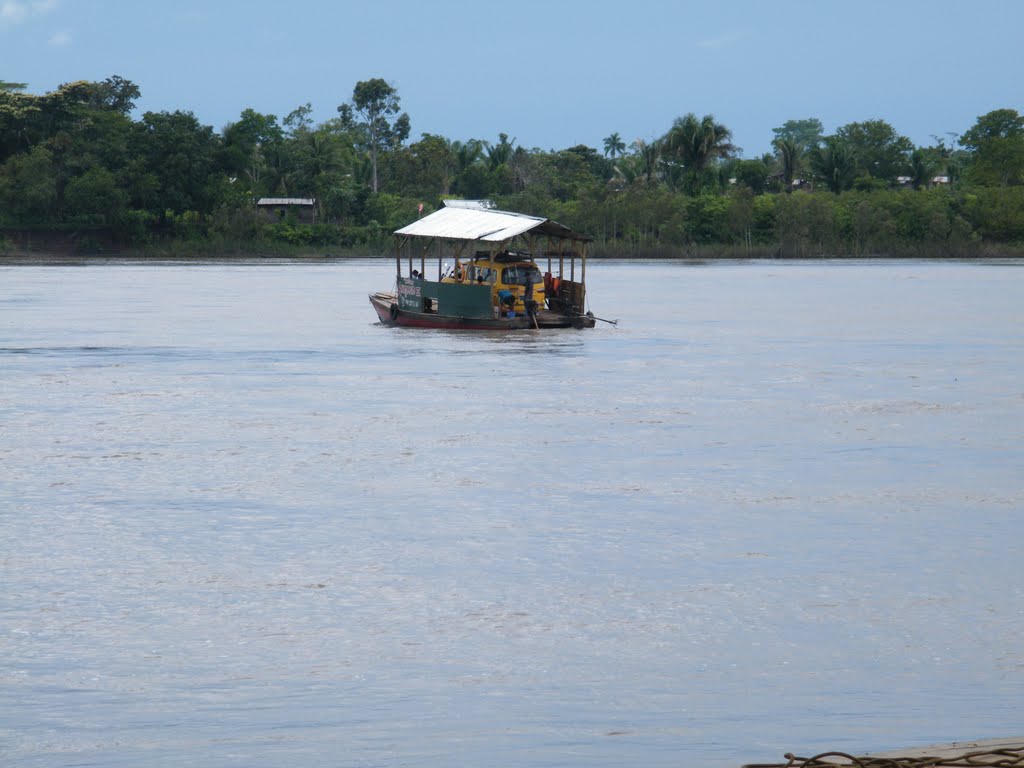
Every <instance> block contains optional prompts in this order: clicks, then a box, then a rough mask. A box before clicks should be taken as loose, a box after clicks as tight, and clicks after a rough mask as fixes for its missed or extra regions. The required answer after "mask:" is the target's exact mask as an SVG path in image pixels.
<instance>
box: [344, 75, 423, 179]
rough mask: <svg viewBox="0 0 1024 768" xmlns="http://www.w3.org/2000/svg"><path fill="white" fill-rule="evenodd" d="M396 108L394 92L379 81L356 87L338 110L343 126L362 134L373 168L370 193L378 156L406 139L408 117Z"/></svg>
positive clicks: (397, 97)
mask: <svg viewBox="0 0 1024 768" xmlns="http://www.w3.org/2000/svg"><path fill="white" fill-rule="evenodd" d="M400 107H401V99H400V98H399V96H398V89H397V88H395V87H394V86H392V85H390V84H389V83H388V82H387V81H386V80H383V79H382V78H379V77H375V78H373V79H372V80H362V81H360V82H358V83H356V87H355V88H354V89H353V90H352V101H351V102H350V103H347V104H342V105H341V106H339V107H338V113H339V114H340V115H341V118H342V121H343V122H344V123H346V124H348V125H352V126H355V127H358V128H361V129H362V130H363V131H364V133H365V137H366V146H367V149H368V150H369V153H370V161H371V163H372V166H373V182H372V189H373V191H374V192H377V190H378V187H379V183H378V178H377V158H378V155H379V154H380V153H382V152H387V151H389V150H392V149H395V148H396V147H398V146H400V145H401V144H402V142H403V141H405V140H406V139H407V138H408V137H409V115H407V114H406V113H405V112H402V113H401V114H399V109H400ZM392 118H394V119H392Z"/></svg>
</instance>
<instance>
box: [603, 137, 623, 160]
mask: <svg viewBox="0 0 1024 768" xmlns="http://www.w3.org/2000/svg"><path fill="white" fill-rule="evenodd" d="M625 151H626V143H625V142H624V141H623V140H622V137H621V136H619V134H618V133H613V134H611V135H610V136H606V137H605V139H604V155H605V157H610V158H611V159H612V160H614V159H615V158H617V157H620V156H622V155H623V154H624V153H625Z"/></svg>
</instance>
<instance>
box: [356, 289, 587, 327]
mask: <svg viewBox="0 0 1024 768" xmlns="http://www.w3.org/2000/svg"><path fill="white" fill-rule="evenodd" d="M370 304H372V305H373V309H374V311H376V313H377V317H378V318H380V321H381V322H382V323H383V324H385V325H394V326H398V327H403V328H447V329H451V330H463V331H520V330H523V331H525V330H538V329H545V328H593V327H594V325H595V319H594V318H593V317H592V316H590V315H567V314H563V313H560V312H553V311H552V310H549V309H541V310H539V311H538V312H537V314H536V317H535V318H534V317H530V316H528V315H525V314H521V313H519V314H517V315H516V317H493V318H491V317H455V316H452V315H442V314H439V313H437V312H413V311H411V310H407V309H399V308H398V298H397V297H396V296H395V294H393V293H384V292H378V293H371V294H370ZM535 320H536V322H534V321H535Z"/></svg>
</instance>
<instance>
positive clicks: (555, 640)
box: [0, 259, 1024, 768]
mask: <svg viewBox="0 0 1024 768" xmlns="http://www.w3.org/2000/svg"><path fill="white" fill-rule="evenodd" d="M588 279H589V282H590V303H591V307H590V308H591V309H592V310H593V311H594V313H595V314H596V315H598V316H599V317H601V318H603V319H605V320H618V321H619V323H618V325H617V326H614V325H612V324H610V323H607V322H604V321H601V322H598V324H597V327H596V328H594V329H592V330H586V331H575V330H567V331H550V332H535V331H525V332H520V333H516V334H511V335H490V334H478V333H477V334H474V333H456V332H443V331H423V330H411V329H391V328H385V327H382V326H380V325H378V324H377V323H376V322H375V321H376V316H375V315H374V312H373V310H372V309H371V307H370V305H369V303H368V301H367V298H366V297H367V294H368V293H369V292H371V291H373V290H377V289H381V288H387V287H388V285H389V284H390V283H391V282H392V266H391V262H390V261H388V260H369V259H367V260H322V261H297V262H289V261H259V260H233V261H230V262H160V263H140V262H130V261H129V262H125V261H102V260H89V261H84V262H81V263H63V264H32V263H7V262H0V584H2V587H3V588H2V590H0V692H2V695H0V759H2V761H3V762H4V764H6V765H12V766H14V765H17V766H19V767H20V768H56V767H57V766H60V767H61V768H63V767H65V766H126V767H127V766H140V765H145V766H180V765H202V766H204V768H212V767H214V766H246V767H263V766H266V767H268V768H269V767H270V766H298V765H302V766H422V767H425V768H435V767H436V768H441V767H442V766H444V767H447V766H451V765H473V766H483V765H501V766H517V767H518V766H522V767H526V766H530V767H534V766H536V767H538V768H539V767H541V766H544V767H545V768H547V767H549V766H572V767H574V768H575V767H576V766H579V767H582V766H624V765H632V766H646V767H660V766H666V767H667V766H690V767H696V768H726V767H731V768H735V766H738V765H740V764H741V763H744V762H775V761H779V760H781V759H782V754H783V753H785V752H787V751H794V752H797V753H798V754H803V755H808V754H814V753H816V752H819V751H825V750H829V749H841V750H844V751H853V752H865V751H872V750H881V749H893V748H900V747H904V746H908V747H909V746H913V745H915V744H931V743H936V742H943V741H952V740H959V739H973V738H984V737H996V736H1005V735H1017V734H1019V732H1020V731H1021V727H1020V724H1021V723H1020V705H1021V702H1022V701H1024V552H1022V543H1024V519H1022V513H1024V453H1022V447H1024V446H1022V441H1024V322H1022V319H1024V318H1022V306H1024V304H1022V301H1024V261H1020V260H1008V261H992V262H985V263H962V262H939V261H936V262H929V261H836V262H799V261H798V262H749V263H745V262H711V263H688V262H682V261H669V262H647V263H638V264H629V263H626V262H594V263H592V264H591V265H590V266H589V267H588Z"/></svg>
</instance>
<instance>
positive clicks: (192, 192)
mask: <svg viewBox="0 0 1024 768" xmlns="http://www.w3.org/2000/svg"><path fill="white" fill-rule="evenodd" d="M217 149H218V137H217V136H216V135H215V134H214V132H213V128H211V127H210V126H208V125H201V124H200V123H199V121H198V120H197V119H196V118H195V115H193V114H192V113H191V112H182V111H180V110H178V111H175V112H146V113H145V114H144V115H143V116H142V121H141V122H139V123H137V124H136V125H135V131H134V134H133V135H132V152H133V154H134V155H135V156H136V157H137V158H138V159H139V160H140V161H141V162H142V166H143V168H144V171H145V173H146V174H148V175H149V176H150V177H151V178H152V179H153V180H155V183H156V190H157V193H158V197H157V200H156V206H157V210H156V211H154V213H156V214H157V215H159V216H160V217H161V219H163V218H164V217H165V216H166V212H167V211H168V210H171V211H174V212H175V213H182V212H184V211H197V212H199V213H203V214H205V213H209V212H210V209H211V204H212V199H211V192H212V189H211V184H210V182H211V180H212V178H213V176H214V170H215V168H216V166H215V162H214V161H215V154H216V152H217Z"/></svg>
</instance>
